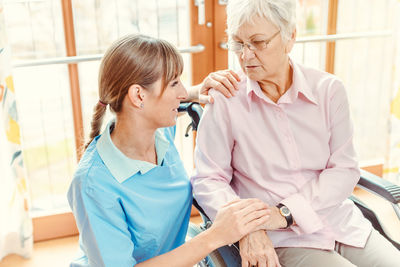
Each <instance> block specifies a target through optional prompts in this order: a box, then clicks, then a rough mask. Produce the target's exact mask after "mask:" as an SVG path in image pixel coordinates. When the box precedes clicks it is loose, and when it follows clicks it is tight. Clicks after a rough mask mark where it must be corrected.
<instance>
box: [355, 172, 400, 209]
mask: <svg viewBox="0 0 400 267" xmlns="http://www.w3.org/2000/svg"><path fill="white" fill-rule="evenodd" d="M360 172H361V176H360V180H359V181H358V184H357V186H358V187H361V188H364V189H366V190H368V191H371V192H372V193H374V194H376V195H378V196H381V197H382V198H384V199H386V200H388V201H389V202H391V203H393V204H398V203H400V186H398V185H395V184H393V183H391V182H390V181H388V180H385V179H382V178H381V177H379V176H376V175H374V174H372V173H370V172H367V171H365V170H360Z"/></svg>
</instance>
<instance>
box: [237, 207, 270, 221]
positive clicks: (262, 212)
mask: <svg viewBox="0 0 400 267" xmlns="http://www.w3.org/2000/svg"><path fill="white" fill-rule="evenodd" d="M270 214H271V211H270V210H266V209H262V210H257V211H254V212H251V213H249V214H247V215H246V216H245V217H244V218H243V222H244V224H248V223H249V222H251V221H253V220H255V219H259V218H262V217H265V219H266V221H267V220H268V219H269V217H270Z"/></svg>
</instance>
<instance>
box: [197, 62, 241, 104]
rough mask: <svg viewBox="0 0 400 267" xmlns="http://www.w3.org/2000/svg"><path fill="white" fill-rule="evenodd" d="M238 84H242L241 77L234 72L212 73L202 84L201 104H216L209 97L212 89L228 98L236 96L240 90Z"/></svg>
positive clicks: (200, 92)
mask: <svg viewBox="0 0 400 267" xmlns="http://www.w3.org/2000/svg"><path fill="white" fill-rule="evenodd" d="M238 82H240V78H239V75H238V74H237V73H236V72H234V71H232V70H220V71H216V72H211V73H210V74H209V75H208V76H207V77H206V78H205V79H204V80H203V82H202V83H201V84H200V88H199V101H200V103H214V99H213V98H212V97H211V96H209V95H208V91H209V90H210V89H212V88H213V89H215V90H217V91H219V92H221V93H222V94H223V95H224V96H225V97H227V98H230V97H232V96H234V95H236V91H238V90H239V85H238Z"/></svg>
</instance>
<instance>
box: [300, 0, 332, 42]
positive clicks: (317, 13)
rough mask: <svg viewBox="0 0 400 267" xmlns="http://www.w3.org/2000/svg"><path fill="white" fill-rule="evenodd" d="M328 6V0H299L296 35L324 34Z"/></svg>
mask: <svg viewBox="0 0 400 267" xmlns="http://www.w3.org/2000/svg"><path fill="white" fill-rule="evenodd" d="M328 7H329V0H299V1H298V5H297V36H299V37H301V36H307V35H324V34H326V29H327V19H328Z"/></svg>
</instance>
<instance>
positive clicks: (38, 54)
mask: <svg viewBox="0 0 400 267" xmlns="http://www.w3.org/2000/svg"><path fill="white" fill-rule="evenodd" d="M60 4H61V1H54V0H39V1H38V0H36V1H33V0H26V1H11V0H8V1H5V3H4V10H5V12H4V16H5V23H6V29H7V36H8V43H9V44H10V46H11V48H12V53H11V54H12V58H13V59H18V60H19V59H23V60H27V59H35V58H49V57H57V56H64V55H65V46H64V34H63V33H64V30H63V24H62V23H63V22H62V15H61V14H62V13H61V6H60Z"/></svg>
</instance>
